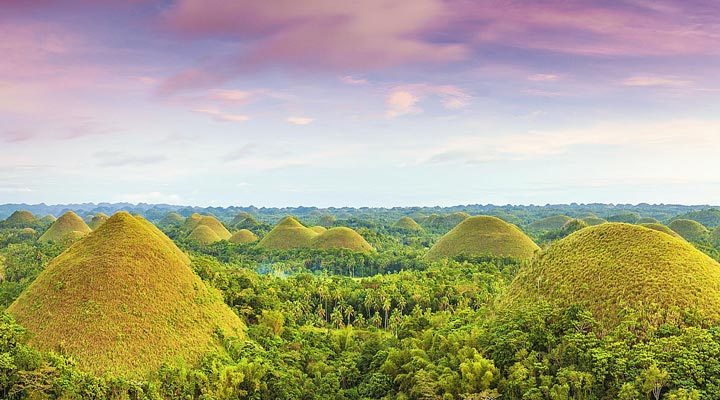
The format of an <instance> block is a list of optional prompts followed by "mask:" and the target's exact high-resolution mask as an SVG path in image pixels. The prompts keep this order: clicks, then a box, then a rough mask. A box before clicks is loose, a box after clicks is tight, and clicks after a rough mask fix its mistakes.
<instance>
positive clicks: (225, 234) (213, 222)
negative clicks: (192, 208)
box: [195, 215, 232, 240]
mask: <svg viewBox="0 0 720 400" xmlns="http://www.w3.org/2000/svg"><path fill="white" fill-rule="evenodd" d="M201 225H205V226H207V227H208V228H210V229H212V231H213V232H215V234H216V235H217V236H218V237H219V238H220V239H222V240H227V239H230V236H232V234H231V233H230V231H228V230H227V228H225V226H224V225H223V224H222V222H220V221H218V220H217V218H215V217H213V216H211V215H203V216H202V217H200V220H198V222H197V224H196V225H195V226H196V227H198V226H201Z"/></svg>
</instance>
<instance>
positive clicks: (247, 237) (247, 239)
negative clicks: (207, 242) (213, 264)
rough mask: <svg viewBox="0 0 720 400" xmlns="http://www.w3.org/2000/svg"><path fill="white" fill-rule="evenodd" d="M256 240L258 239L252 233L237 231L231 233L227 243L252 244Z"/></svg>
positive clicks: (245, 230)
mask: <svg viewBox="0 0 720 400" xmlns="http://www.w3.org/2000/svg"><path fill="white" fill-rule="evenodd" d="M257 240H258V237H257V236H256V235H255V234H254V233H252V232H251V231H249V230H247V229H240V230H239V231H237V232H235V233H233V235H232V236H230V239H228V241H229V242H230V243H236V244H240V243H252V242H255V241H257Z"/></svg>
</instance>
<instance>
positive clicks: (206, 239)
mask: <svg viewBox="0 0 720 400" xmlns="http://www.w3.org/2000/svg"><path fill="white" fill-rule="evenodd" d="M187 238H188V240H190V241H193V242H197V243H200V244H212V243H215V242H219V241H221V240H222V239H221V238H220V236H218V235H217V233H215V231H213V230H212V229H211V228H210V227H209V226H207V225H198V226H196V227H195V229H193V230H192V232H190V234H189V235H188V237H187Z"/></svg>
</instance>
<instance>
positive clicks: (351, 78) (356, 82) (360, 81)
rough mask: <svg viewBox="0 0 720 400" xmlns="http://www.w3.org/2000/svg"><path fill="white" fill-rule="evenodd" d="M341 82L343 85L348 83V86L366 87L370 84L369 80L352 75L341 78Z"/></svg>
mask: <svg viewBox="0 0 720 400" xmlns="http://www.w3.org/2000/svg"><path fill="white" fill-rule="evenodd" d="M340 81H341V82H343V83H347V84H348V85H364V84H366V83H368V80H367V79H365V78H356V77H354V76H352V75H345V76H343V77H340Z"/></svg>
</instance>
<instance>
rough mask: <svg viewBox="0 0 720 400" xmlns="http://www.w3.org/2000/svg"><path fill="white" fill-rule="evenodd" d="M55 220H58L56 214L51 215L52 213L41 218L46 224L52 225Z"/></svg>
mask: <svg viewBox="0 0 720 400" xmlns="http://www.w3.org/2000/svg"><path fill="white" fill-rule="evenodd" d="M55 221H57V218H55V216H54V215H50V214H48V215H46V216H44V217H42V218H40V222H42V223H43V224H44V225H50V224H52V223H53V222H55Z"/></svg>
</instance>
